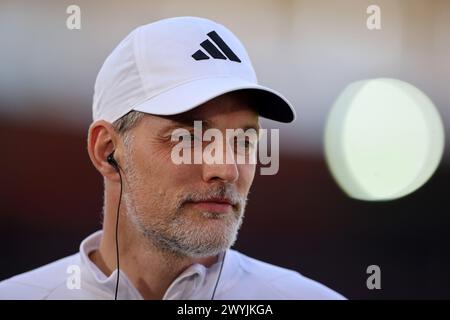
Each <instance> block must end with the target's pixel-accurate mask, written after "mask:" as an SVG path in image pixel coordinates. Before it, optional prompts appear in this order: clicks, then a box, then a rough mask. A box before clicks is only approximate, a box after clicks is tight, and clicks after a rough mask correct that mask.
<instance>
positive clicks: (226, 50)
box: [192, 31, 241, 62]
mask: <svg viewBox="0 0 450 320" xmlns="http://www.w3.org/2000/svg"><path fill="white" fill-rule="evenodd" d="M207 35H208V37H209V38H210V39H211V40H212V41H213V42H214V43H215V44H216V45H217V47H219V49H220V50H222V51H220V50H219V49H218V48H217V47H216V46H215V45H214V44H213V43H212V42H211V41H209V39H206V40H205V41H203V42H202V43H200V46H201V47H202V48H203V49H205V50H206V52H208V53H209V54H210V55H211V57H213V58H214V59H223V60H226V59H227V58H228V59H230V60H231V61H235V62H241V60H240V59H239V58H238V56H237V55H236V54H235V53H234V52H233V50H231V48H230V47H229V46H228V45H227V44H226V43H225V41H223V39H222V38H221V37H220V36H219V35H218V34H217V32H215V31H211V32H209V33H208V34H207ZM192 58H194V59H195V60H197V61H198V60H206V59H209V56H208V55H207V54H206V53H204V52H203V51H202V50H197V51H196V52H195V53H194V54H193V55H192Z"/></svg>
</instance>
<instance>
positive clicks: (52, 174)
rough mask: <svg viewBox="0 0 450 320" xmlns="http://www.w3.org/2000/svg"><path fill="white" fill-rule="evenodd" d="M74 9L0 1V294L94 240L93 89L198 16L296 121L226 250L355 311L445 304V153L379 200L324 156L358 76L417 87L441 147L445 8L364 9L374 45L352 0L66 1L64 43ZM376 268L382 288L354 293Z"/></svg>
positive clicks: (448, 9) (448, 75)
mask: <svg viewBox="0 0 450 320" xmlns="http://www.w3.org/2000/svg"><path fill="white" fill-rule="evenodd" d="M374 3H375V2H374ZM70 4H72V3H71V2H68V1H58V2H56V1H33V2H32V3H30V2H26V1H2V2H1V3H0V18H1V19H0V39H1V40H2V43H3V45H2V50H1V52H0V54H1V55H2V59H0V151H1V157H0V169H1V171H0V181H1V183H0V203H1V209H0V250H1V252H2V258H1V259H0V261H1V262H0V280H2V279H5V278H7V277H10V276H12V275H15V274H18V273H21V272H24V271H27V270H31V269H33V268H36V267H38V266H40V265H43V264H46V263H48V262H51V261H53V260H55V259H59V258H61V257H63V256H66V255H69V254H72V253H75V252H76V251H78V246H79V243H80V241H81V240H82V239H83V238H85V237H86V236H87V235H89V234H90V233H92V232H93V231H95V230H98V229H99V228H101V223H100V211H101V206H102V188H103V185H102V179H101V177H100V175H99V174H98V173H97V172H96V171H95V169H94V167H93V166H92V165H91V163H90V160H89V158H88V155H87V152H86V138H87V128H88V126H89V124H90V121H91V101H92V100H91V99H92V93H93V85H94V81H95V76H96V74H97V72H98V70H99V68H100V66H101V63H102V62H103V60H104V59H105V57H106V56H107V54H108V53H109V52H110V51H111V50H112V49H113V48H114V46H115V45H116V44H117V43H118V42H119V41H120V40H121V39H122V38H123V37H124V36H125V35H126V34H127V33H128V32H129V31H131V30H132V29H133V28H134V27H135V26H138V25H140V24H144V23H148V22H151V21H155V20H158V19H161V18H165V17H169V16H177V15H198V16H204V17H208V18H211V19H215V20H217V21H219V22H222V23H223V24H225V25H226V26H228V27H229V28H230V29H231V30H232V31H234V32H235V33H236V34H237V35H238V36H239V37H240V38H241V40H242V41H243V43H244V44H246V46H247V49H248V50H249V53H250V56H251V58H252V59H253V62H254V65H255V69H256V71H257V74H258V75H259V80H260V82H261V83H263V84H265V85H268V86H271V87H273V88H275V89H277V90H279V91H280V92H283V93H285V95H286V96H287V97H288V98H289V99H290V100H292V101H293V102H294V104H295V105H296V107H297V111H298V114H299V119H298V121H297V123H296V125H295V126H293V127H287V126H281V127H280V128H281V132H280V137H281V140H282V142H283V145H282V148H281V159H280V171H279V173H278V174H277V175H275V176H260V175H257V176H256V178H255V183H254V186H253V189H252V192H251V194H250V201H249V206H248V210H247V213H246V220H245V222H244V225H243V228H242V230H241V232H240V236H239V240H238V242H237V244H236V246H235V247H236V248H237V249H238V250H241V251H242V252H244V253H246V254H248V255H250V256H253V257H255V258H258V259H261V260H264V261H267V262H270V263H273V264H278V265H281V266H284V267H288V268H292V269H295V270H298V271H299V272H301V273H302V274H304V275H306V276H308V277H311V278H313V279H315V280H317V281H319V282H322V283H324V284H326V285H328V286H330V287H331V288H333V289H335V290H336V291H338V292H340V293H342V294H344V295H345V296H346V297H348V298H351V299H433V298H436V299H449V298H450V258H449V254H448V249H447V246H448V244H449V243H450V235H449V232H448V231H449V230H450V217H449V214H448V213H449V212H450V210H449V208H450V205H449V203H448V198H449V191H448V190H450V161H449V157H448V148H446V153H445V157H444V160H443V161H442V162H441V164H440V166H439V167H438V169H437V171H436V173H435V174H434V175H433V176H432V178H431V179H430V180H429V181H428V182H427V183H426V184H425V185H424V186H422V187H421V188H420V189H418V190H417V191H416V192H414V193H413V194H410V195H409V196H406V197H404V198H402V199H398V200H394V201H387V202H363V201H357V200H353V199H350V198H349V197H347V196H346V195H345V194H344V193H343V192H342V191H341V190H340V189H339V187H338V186H337V184H336V183H335V182H334V181H333V179H332V177H331V175H330V173H329V171H328V169H327V166H326V163H325V160H324V156H323V152H322V137H323V128H324V122H325V119H326V115H327V114H328V112H329V110H330V108H331V105H332V103H333V101H334V99H335V98H336V96H337V95H338V94H339V92H340V91H341V90H342V89H343V88H344V87H345V86H346V85H347V84H348V83H349V82H352V81H356V80H359V79H364V78H373V77H395V78H398V79H401V80H404V81H408V82H410V83H412V84H414V85H416V86H418V87H419V88H420V89H421V90H423V91H424V92H425V93H426V94H427V95H428V96H429V97H430V98H431V99H432V100H433V101H434V102H435V104H436V105H437V107H438V109H439V111H440V113H441V115H442V117H443V122H444V126H445V127H446V131H447V136H448V132H449V131H448V126H449V123H450V121H449V115H450V112H449V102H450V95H449V85H448V84H449V83H450V67H449V66H450V61H449V60H450V58H449V57H450V45H449V38H448V34H449V31H450V1H446V0H436V1H427V0H411V1H407V0H395V1H394V0H392V1H391V0H389V1H376V3H375V4H378V5H379V6H380V7H381V10H382V19H383V20H382V29H381V30H378V31H368V30H367V28H366V25H365V22H366V18H367V14H366V8H367V6H368V5H370V4H373V3H372V1H363V0H361V1H358V0H346V1H339V2H335V1H324V0H321V1H295V0H293V1H246V2H245V3H242V2H237V1H234V2H233V1H226V2H225V1H224V2H221V1H214V2H211V1H194V2H189V5H188V4H187V3H186V2H183V1H138V0H136V1H131V2H129V3H128V2H127V4H124V3H123V4H122V3H120V2H119V1H109V2H101V1H99V2H98V3H97V2H96V3H95V4H93V3H92V2H88V1H78V3H77V4H78V5H79V6H80V7H81V10H82V19H83V20H82V21H83V22H82V23H83V24H82V29H81V30H67V28H66V27H65V20H66V18H67V16H68V15H67V14H66V13H65V9H66V7H67V6H68V5H70ZM238 4H239V6H240V7H239V8H240V9H239V10H238V11H236V6H237V5H238ZM280 52H284V53H283V54H284V55H282V57H283V59H281V60H282V61H274V60H273V56H274V55H275V54H280ZM265 125H266V126H269V127H270V126H273V124H271V123H270V122H267V123H265ZM447 141H448V137H447ZM372 264H375V265H379V266H380V268H381V286H382V289H381V290H368V289H367V287H366V279H367V277H368V276H369V275H368V274H366V268H367V267H368V266H369V265H372Z"/></svg>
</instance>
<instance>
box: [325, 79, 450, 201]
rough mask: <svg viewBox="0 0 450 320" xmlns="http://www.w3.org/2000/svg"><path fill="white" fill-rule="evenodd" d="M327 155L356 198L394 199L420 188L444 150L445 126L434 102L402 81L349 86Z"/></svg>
mask: <svg viewBox="0 0 450 320" xmlns="http://www.w3.org/2000/svg"><path fill="white" fill-rule="evenodd" d="M324 143H325V155H326V159H327V163H328V166H329V168H330V170H331V172H332V175H333V176H334V178H335V180H336V181H337V183H338V184H339V186H340V187H341V188H342V189H343V190H344V191H345V192H346V193H347V194H348V195H349V196H350V197H352V198H356V199H360V200H371V201H376V200H392V199H396V198H400V197H402V196H405V195H407V194H410V193H412V192H414V191H415V190H417V189H418V188H420V187H421V186H422V185H423V184H424V183H425V182H426V181H427V180H428V179H429V178H430V177H431V176H432V175H433V173H434V172H435V170H436V168H437V166H438V164H439V162H440V160H441V158H442V154H443V150H444V128H443V124H442V120H441V118H440V116H439V113H438V111H437V110H436V107H435V106H434V105H433V103H432V101H431V100H430V99H429V98H428V97H427V96H426V95H425V94H424V93H423V92H422V91H420V90H419V89H417V88H416V87H414V86H412V85H411V84H409V83H406V82H404V81H400V80H396V79H384V78H382V79H372V80H363V81H358V82H354V83H352V84H350V85H348V86H347V87H346V88H345V90H344V91H343V92H342V93H341V94H340V96H339V97H338V98H337V100H336V102H335V103H334V105H333V108H332V110H331V112H330V114H329V117H328V120H327V124H326V128H325V142H324Z"/></svg>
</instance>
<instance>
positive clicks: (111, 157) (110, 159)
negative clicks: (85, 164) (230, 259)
mask: <svg viewBox="0 0 450 320" xmlns="http://www.w3.org/2000/svg"><path fill="white" fill-rule="evenodd" d="M106 161H107V162H108V163H109V164H110V165H111V166H112V167H113V168H114V169H116V171H117V172H118V173H119V177H120V196H119V204H118V205H117V215H116V264H117V281H116V290H115V293H114V300H117V293H118V291H119V276H120V263H119V262H120V259H119V212H120V203H121V202H122V187H123V185H122V174H121V173H120V170H121V169H120V166H119V164H118V163H117V161H116V159H114V151H113V152H111V153H110V154H109V155H108V157H107V158H106ZM226 253H227V252H226V251H225V252H224V254H223V256H222V261H221V264H220V271H219V275H218V277H217V281H216V284H215V286H214V290H213V294H212V296H211V300H214V296H215V295H216V289H217V285H218V284H219V280H220V276H221V275H222V269H223V263H224V261H225V255H226Z"/></svg>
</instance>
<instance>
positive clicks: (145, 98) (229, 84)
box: [93, 17, 295, 123]
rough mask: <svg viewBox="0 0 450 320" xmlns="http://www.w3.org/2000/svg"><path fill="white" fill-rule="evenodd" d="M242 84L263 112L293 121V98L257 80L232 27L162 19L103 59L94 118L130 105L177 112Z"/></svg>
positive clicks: (112, 116)
mask: <svg viewBox="0 0 450 320" xmlns="http://www.w3.org/2000/svg"><path fill="white" fill-rule="evenodd" d="M242 89H246V90H251V91H252V92H253V94H252V98H253V97H254V101H255V106H256V107H257V109H258V112H259V115H260V116H262V117H265V118H268V119H272V120H276V121H280V122H292V121H294V119H295V110H294V108H293V107H292V105H291V104H290V103H289V101H288V100H287V99H286V98H284V97H283V96H282V95H281V94H279V93H278V92H276V91H274V90H272V89H269V88H266V87H263V86H260V85H259V84H258V83H257V79H256V74H255V71H254V70H253V66H252V64H251V61H250V58H249V56H248V54H247V52H246V50H245V48H244V46H243V45H242V43H241V42H240V41H239V39H238V38H237V37H236V36H235V35H234V34H233V33H232V32H231V31H230V30H228V29H227V28H225V27H224V26H222V25H221V24H218V23H216V22H214V21H211V20H208V19H204V18H197V17H175V18H169V19H164V20H160V21H157V22H154V23H150V24H147V25H144V26H140V27H138V28H136V29H135V30H133V31H132V32H131V33H130V34H129V35H128V36H127V37H126V38H125V39H123V40H122V41H121V42H120V43H119V45H118V46H117V47H116V48H115V49H114V50H113V51H112V53H111V54H110V55H109V56H108V58H107V59H106V60H105V62H104V64H103V66H102V67H101V69H100V71H99V73H98V76H97V79H96V82H95V92H94V101H93V119H94V121H96V120H100V119H102V120H106V121H108V122H111V123H112V122H114V121H116V120H117V119H119V118H121V117H122V116H124V115H126V114H127V113H128V112H130V111H131V110H136V111H141V112H145V113H150V114H154V115H173V114H179V113H182V112H186V111H189V110H191V109H193V108H195V107H197V106H199V105H201V104H202V103H205V102H207V101H209V100H211V99H213V98H215V97H217V96H220V95H222V94H224V93H227V92H232V91H236V90H242Z"/></svg>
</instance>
